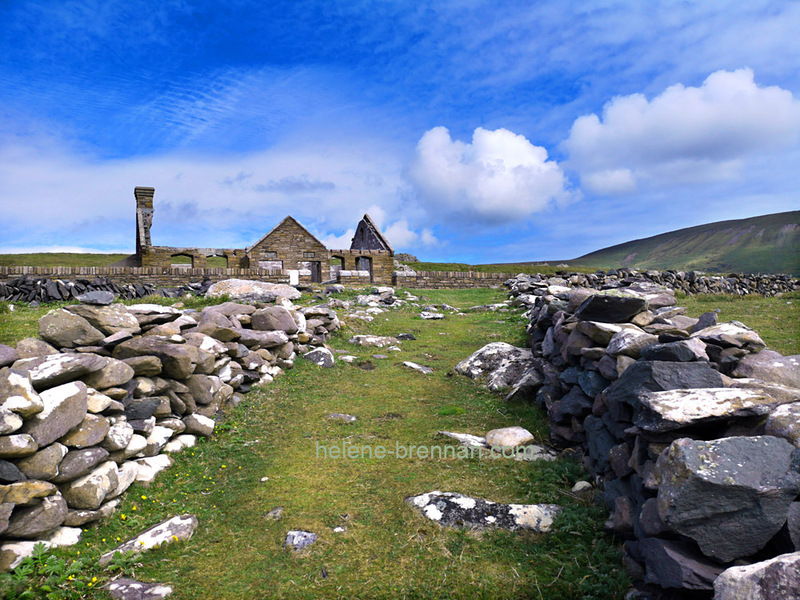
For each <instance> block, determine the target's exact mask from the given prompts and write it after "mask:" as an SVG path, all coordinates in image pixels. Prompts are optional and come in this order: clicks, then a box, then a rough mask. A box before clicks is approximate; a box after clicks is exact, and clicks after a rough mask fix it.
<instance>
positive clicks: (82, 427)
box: [58, 413, 111, 448]
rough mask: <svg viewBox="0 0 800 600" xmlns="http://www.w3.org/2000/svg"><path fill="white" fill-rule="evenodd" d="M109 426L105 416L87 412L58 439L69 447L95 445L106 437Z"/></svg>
mask: <svg viewBox="0 0 800 600" xmlns="http://www.w3.org/2000/svg"><path fill="white" fill-rule="evenodd" d="M110 427H111V425H110V424H109V422H108V419H106V418H105V417H103V416H101V415H93V414H91V413H88V414H87V415H86V416H85V417H84V418H83V421H81V422H80V424H78V425H77V426H76V427H75V428H73V429H72V430H71V431H70V432H69V433H67V434H66V435H64V436H62V437H61V438H59V440H58V441H59V442H61V443H62V444H64V445H65V446H68V447H70V448H86V447H88V446H96V445H97V444H99V443H100V442H102V441H103V439H104V438H105V437H106V434H107V433H108V430H109V428H110Z"/></svg>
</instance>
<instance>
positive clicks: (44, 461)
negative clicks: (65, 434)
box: [17, 443, 69, 481]
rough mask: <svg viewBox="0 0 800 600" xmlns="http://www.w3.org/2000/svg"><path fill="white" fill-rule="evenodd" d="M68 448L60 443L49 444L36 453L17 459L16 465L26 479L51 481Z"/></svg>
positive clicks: (56, 473)
mask: <svg viewBox="0 0 800 600" xmlns="http://www.w3.org/2000/svg"><path fill="white" fill-rule="evenodd" d="M68 451H69V449H68V448H67V447H66V446H64V445H62V444H58V443H55V444H50V445H49V446H47V447H45V448H42V449H41V450H39V451H38V452H37V453H36V454H33V455H31V456H28V457H26V458H23V459H21V460H18V461H17V467H19V470H20V471H22V472H23V473H24V474H25V476H26V477H28V479H41V480H43V481H51V480H52V479H54V478H55V477H56V476H57V475H58V472H59V464H60V463H61V461H62V459H63V458H64V457H65V456H66V455H67V452H68Z"/></svg>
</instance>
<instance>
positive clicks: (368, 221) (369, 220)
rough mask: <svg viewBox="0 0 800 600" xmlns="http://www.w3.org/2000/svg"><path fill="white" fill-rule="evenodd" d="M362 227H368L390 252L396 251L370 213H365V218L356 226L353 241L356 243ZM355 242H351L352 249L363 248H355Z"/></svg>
mask: <svg viewBox="0 0 800 600" xmlns="http://www.w3.org/2000/svg"><path fill="white" fill-rule="evenodd" d="M361 229H367V230H368V231H369V233H371V234H372V235H373V236H374V238H375V239H376V240H377V241H378V243H379V244H380V245H381V246H383V249H384V250H388V251H389V252H392V253H393V252H394V248H392V245H391V244H390V243H389V240H387V239H386V237H384V235H383V234H382V233H381V231H380V229H378V226H377V225H376V224H375V221H373V220H372V217H370V216H369V214H365V215H364V218H363V219H361V221H359V222H358V227H356V233H355V235H354V236H353V243H355V239H356V237H358V232H359V230H361ZM353 243H351V244H350V249H351V250H361V248H354V247H353Z"/></svg>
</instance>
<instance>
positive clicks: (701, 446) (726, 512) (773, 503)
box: [657, 436, 800, 562]
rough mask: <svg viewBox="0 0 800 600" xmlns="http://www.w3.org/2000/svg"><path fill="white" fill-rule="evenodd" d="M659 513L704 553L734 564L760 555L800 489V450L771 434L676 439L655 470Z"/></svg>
mask: <svg viewBox="0 0 800 600" xmlns="http://www.w3.org/2000/svg"><path fill="white" fill-rule="evenodd" d="M657 476H658V479H659V481H660V486H659V488H658V512H659V515H660V516H661V518H662V520H663V521H664V523H666V525H667V526H669V527H670V529H672V530H673V531H675V532H677V533H680V534H682V535H685V536H687V537H689V538H691V539H693V540H694V541H695V542H697V544H698V545H699V546H700V549H701V550H702V552H703V554H705V555H706V556H709V557H712V558H715V559H717V560H719V561H723V562H728V561H731V560H734V559H736V558H739V557H742V556H750V555H751V554H754V553H755V552H757V551H759V550H761V549H762V548H763V547H764V546H765V545H766V543H767V542H768V541H769V540H770V539H771V538H772V536H774V535H775V534H776V533H777V532H778V531H779V530H780V528H781V527H782V526H783V524H784V523H785V522H786V519H787V515H788V511H789V506H790V504H791V503H792V501H793V500H794V499H795V497H796V496H797V494H798V492H800V451H795V448H794V447H793V446H792V445H791V444H789V443H788V442H786V441H785V440H782V439H779V438H775V437H771V436H755V437H729V438H721V439H718V440H713V441H710V442H705V441H695V440H691V439H688V438H682V439H678V440H675V441H674V442H672V444H671V445H670V447H669V450H668V451H667V452H666V453H665V454H663V455H662V456H661V457H660V458H659V460H658V465H657Z"/></svg>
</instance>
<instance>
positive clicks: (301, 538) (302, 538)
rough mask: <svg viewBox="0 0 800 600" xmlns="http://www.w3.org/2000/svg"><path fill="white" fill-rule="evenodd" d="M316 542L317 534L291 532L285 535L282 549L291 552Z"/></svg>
mask: <svg viewBox="0 0 800 600" xmlns="http://www.w3.org/2000/svg"><path fill="white" fill-rule="evenodd" d="M316 541H317V534H316V533H313V532H311V531H299V530H293V531H290V532H288V533H287V534H286V541H285V542H283V547H284V548H286V547H289V548H291V549H292V550H302V549H304V548H307V547H308V546H310V545H311V544H313V543H314V542H316Z"/></svg>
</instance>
